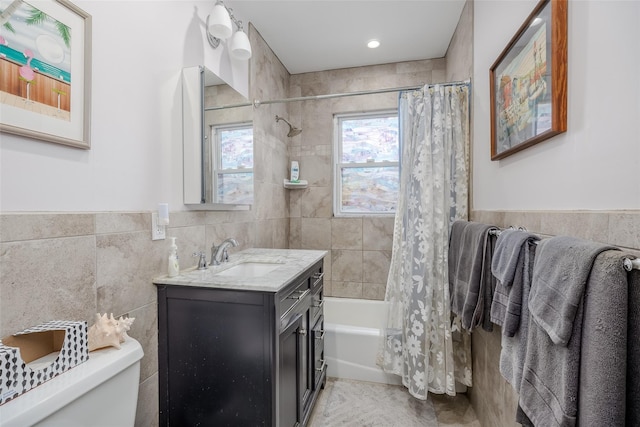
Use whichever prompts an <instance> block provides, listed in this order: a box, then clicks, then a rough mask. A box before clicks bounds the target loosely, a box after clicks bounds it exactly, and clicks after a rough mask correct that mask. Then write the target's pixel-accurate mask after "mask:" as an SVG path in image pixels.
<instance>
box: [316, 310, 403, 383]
mask: <svg viewBox="0 0 640 427" xmlns="http://www.w3.org/2000/svg"><path fill="white" fill-rule="evenodd" d="M386 316H387V309H386V303H385V302H384V301H371V300H361V299H350V298H332V297H325V298H324V330H325V341H324V356H325V360H326V361H327V376H329V377H335V378H348V379H353V380H359V381H370V382H376V383H384V384H401V383H402V381H401V378H400V377H399V376H397V375H392V374H387V373H385V372H384V371H383V370H382V369H380V367H378V366H377V365H376V357H377V354H378V345H379V344H380V336H381V333H382V332H381V330H382V328H383V327H384V324H385V318H386Z"/></svg>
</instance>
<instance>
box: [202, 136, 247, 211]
mask: <svg viewBox="0 0 640 427" xmlns="http://www.w3.org/2000/svg"><path fill="white" fill-rule="evenodd" d="M211 133H212V136H213V138H212V139H213V141H214V142H215V144H214V148H215V149H214V150H212V154H213V165H214V166H213V171H212V173H213V191H214V192H215V201H216V203H235V204H252V203H253V125H252V124H251V123H241V124H235V125H224V126H213V127H212V128H211Z"/></svg>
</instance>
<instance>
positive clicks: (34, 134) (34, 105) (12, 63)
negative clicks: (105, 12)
mask: <svg viewBox="0 0 640 427" xmlns="http://www.w3.org/2000/svg"><path fill="white" fill-rule="evenodd" d="M3 12H4V13H7V14H8V15H9V20H8V21H7V23H6V24H5V25H4V28H3V32H2V37H0V131H1V132H5V133H10V134H14V135H20V136H25V137H29V138H34V139H38V140H42V141H47V142H54V143H58V144H63V145H68V146H71V147H77V148H83V149H89V148H91V138H90V136H91V129H90V127H91V16H90V15H88V14H87V13H86V12H84V11H83V10H81V9H80V8H78V7H77V6H75V5H74V4H73V3H71V2H69V1H67V0H24V1H22V2H9V5H8V6H7V7H6V9H5V10H4V11H3ZM72 77H73V78H72Z"/></svg>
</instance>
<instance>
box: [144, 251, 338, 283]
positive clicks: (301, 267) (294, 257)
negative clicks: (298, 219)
mask: <svg viewBox="0 0 640 427" xmlns="http://www.w3.org/2000/svg"><path fill="white" fill-rule="evenodd" d="M325 255H327V251H318V250H306V249H262V248H251V249H245V250H243V251H240V252H233V249H231V250H230V251H229V262H225V263H221V264H220V265H212V266H209V267H207V269H206V270H197V269H195V267H193V268H190V269H188V270H186V271H183V272H182V273H181V274H180V275H179V276H176V277H169V276H161V277H157V278H155V279H154V280H153V283H155V284H156V285H179V286H180V285H181V286H198V287H202V288H220V289H241V290H248V291H262V292H278V291H279V290H280V289H283V288H284V287H285V286H287V285H288V284H290V283H291V281H293V279H295V278H296V276H298V275H299V274H301V273H303V272H304V271H305V270H306V269H308V268H310V267H312V266H313V265H314V264H315V263H316V262H318V261H319V260H321V259H322V258H324V257H325ZM248 262H250V263H265V264H277V265H278V266H277V267H276V268H275V269H274V270H272V271H269V272H268V273H265V274H263V275H259V276H253V277H240V276H225V275H219V274H218V273H221V272H223V271H225V270H228V269H230V268H232V267H235V266H236V265H239V264H243V263H248Z"/></svg>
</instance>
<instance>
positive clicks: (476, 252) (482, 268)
mask: <svg viewBox="0 0 640 427" xmlns="http://www.w3.org/2000/svg"><path fill="white" fill-rule="evenodd" d="M492 229H497V227H495V226H492V225H487V224H481V223H476V222H467V221H455V222H454V223H453V224H452V228H451V237H450V241H449V289H450V295H451V310H452V311H453V313H454V314H456V315H458V316H459V317H460V320H461V323H462V327H463V328H465V329H466V330H469V331H470V330H473V329H474V328H476V327H478V326H479V325H482V324H483V323H484V315H485V301H484V299H485V292H486V289H485V287H486V286H487V284H489V283H490V282H491V256H492V254H491V252H490V251H491V248H492V246H491V244H490V239H489V230H492ZM487 315H488V313H487Z"/></svg>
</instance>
